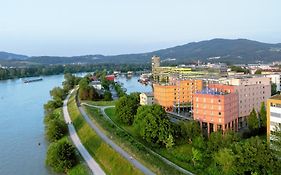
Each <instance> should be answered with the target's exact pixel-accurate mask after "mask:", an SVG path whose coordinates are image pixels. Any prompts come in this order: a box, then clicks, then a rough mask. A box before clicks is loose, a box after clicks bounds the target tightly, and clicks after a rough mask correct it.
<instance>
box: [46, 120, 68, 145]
mask: <svg viewBox="0 0 281 175" xmlns="http://www.w3.org/2000/svg"><path fill="white" fill-rule="evenodd" d="M66 133H67V125H66V124H65V123H64V122H63V121H62V120H60V119H53V120H50V121H49V123H48V125H47V131H46V136H47V139H48V140H49V141H50V142H54V141H57V140H59V139H61V138H62V137H63V136H65V135H66Z"/></svg>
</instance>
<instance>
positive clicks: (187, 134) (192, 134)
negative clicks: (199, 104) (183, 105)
mask: <svg viewBox="0 0 281 175" xmlns="http://www.w3.org/2000/svg"><path fill="white" fill-rule="evenodd" d="M180 128H181V135H182V137H183V138H184V139H186V140H188V141H190V142H192V140H193V139H194V138H196V137H197V136H199V135H201V128H200V124H199V123H198V122H197V121H194V120H191V121H187V122H185V121H182V122H180Z"/></svg>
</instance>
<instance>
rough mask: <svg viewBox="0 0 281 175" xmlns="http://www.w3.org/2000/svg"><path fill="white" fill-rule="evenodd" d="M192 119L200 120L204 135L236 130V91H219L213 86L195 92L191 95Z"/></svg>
mask: <svg viewBox="0 0 281 175" xmlns="http://www.w3.org/2000/svg"><path fill="white" fill-rule="evenodd" d="M224 86H225V85H224ZM229 89H233V87H231V86H230V87H229ZM193 119H194V120H197V121H199V122H200V125H201V128H202V131H203V133H205V134H206V135H207V134H208V135H209V134H210V133H212V132H214V131H219V130H220V131H226V130H235V131H237V130H238V93H236V92H232V91H230V92H221V91H217V90H214V89H213V88H212V89H211V88H205V89H204V90H202V91H200V92H196V93H195V94H194V95H193Z"/></svg>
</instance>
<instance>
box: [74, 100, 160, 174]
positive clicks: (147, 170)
mask: <svg viewBox="0 0 281 175" xmlns="http://www.w3.org/2000/svg"><path fill="white" fill-rule="evenodd" d="M82 104H83V103H82ZM107 107H108V106H107ZM99 108H106V107H103V106H99ZM79 110H80V112H81V114H82V115H83V117H84V118H85V120H86V121H87V123H88V124H89V125H90V127H91V128H92V129H94V131H95V132H96V133H97V134H98V135H99V136H100V137H101V138H102V139H103V141H104V142H106V143H107V144H108V145H110V146H111V147H112V148H113V149H114V150H115V151H116V152H118V153H119V154H121V155H122V156H123V157H124V158H125V159H127V160H128V161H129V162H130V163H132V164H133V165H134V166H135V167H136V168H138V169H139V170H141V171H142V172H143V173H144V174H146V175H154V173H153V172H152V171H150V170H149V169H148V168H146V167H145V166H144V165H143V164H142V163H140V162H139V161H138V160H136V159H135V158H133V156H131V155H130V154H129V153H127V152H126V151H124V150H123V149H122V148H121V147H120V146H118V145H117V144H115V143H114V142H113V141H112V140H111V139H109V138H108V137H107V136H106V135H105V134H104V133H103V132H102V131H101V130H100V129H99V128H98V127H97V126H96V125H95V124H94V123H93V122H92V120H91V119H90V118H89V116H88V115H87V114H86V112H85V110H84V109H83V107H81V106H80V107H79Z"/></svg>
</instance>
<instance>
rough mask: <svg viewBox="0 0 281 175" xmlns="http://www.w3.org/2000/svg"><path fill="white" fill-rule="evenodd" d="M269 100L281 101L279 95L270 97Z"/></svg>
mask: <svg viewBox="0 0 281 175" xmlns="http://www.w3.org/2000/svg"><path fill="white" fill-rule="evenodd" d="M270 99H273V100H281V94H277V95H274V96H272V97H271V98H270Z"/></svg>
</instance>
